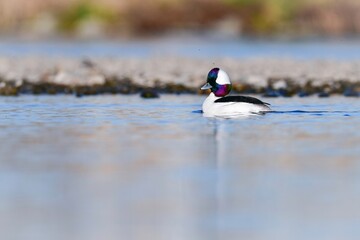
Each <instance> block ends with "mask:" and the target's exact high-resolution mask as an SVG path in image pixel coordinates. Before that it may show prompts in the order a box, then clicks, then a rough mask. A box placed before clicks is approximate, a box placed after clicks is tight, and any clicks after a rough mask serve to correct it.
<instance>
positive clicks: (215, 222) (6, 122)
mask: <svg viewBox="0 0 360 240" xmlns="http://www.w3.org/2000/svg"><path fill="white" fill-rule="evenodd" d="M203 99H204V97H203V96H192V95H180V96H175V95H163V96H161V98H160V99H154V100H150V99H149V100H145V99H141V98H140V97H139V96H138V95H133V96H122V95H108V96H92V97H83V98H75V97H73V96H55V97H54V96H21V97H6V98H4V97H3V98H1V103H0V111H1V118H0V127H1V131H0V142H1V144H0V156H1V161H0V171H1V172H0V213H1V218H0V229H1V235H2V239H27V240H29V239H30V240H31V239H34V240H35V239H36V240H42V239H44V240H45V239H55V240H56V239H188V240H192V239H194V240H198V239H295V240H297V239H299V240H300V239H317V240H318V239H326V240H328V239H358V238H359V236H360V228H359V227H358V224H357V223H358V221H359V220H360V207H359V206H358V204H357V203H358V202H359V201H360V164H359V161H358V160H359V156H360V148H359V147H358V143H359V142H360V133H359V132H358V131H357V130H358V129H357V126H360V101H359V99H357V98H345V97H332V98H327V99H322V98H315V97H308V98H286V99H284V98H278V99H266V100H267V101H268V102H270V103H271V104H272V108H273V110H274V112H272V113H268V114H266V115H264V116H251V117H242V118H238V119H214V118H205V117H203V116H202V114H201V113H199V110H200V108H201V103H202V101H203Z"/></svg>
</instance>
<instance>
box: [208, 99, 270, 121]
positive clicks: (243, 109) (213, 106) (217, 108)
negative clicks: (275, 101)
mask: <svg viewBox="0 0 360 240" xmlns="http://www.w3.org/2000/svg"><path fill="white" fill-rule="evenodd" d="M219 98H220V97H216V96H215V95H214V93H210V95H209V96H208V97H207V98H206V99H205V101H204V103H203V105H202V111H203V113H204V116H206V117H217V116H219V117H221V116H225V117H226V116H229V117H230V116H236V115H251V114H259V113H263V112H268V111H270V110H271V109H270V108H269V107H268V106H265V105H259V104H252V103H245V102H224V103H215V101H216V100H217V99H219Z"/></svg>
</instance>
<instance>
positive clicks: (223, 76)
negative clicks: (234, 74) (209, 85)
mask: <svg viewBox="0 0 360 240" xmlns="http://www.w3.org/2000/svg"><path fill="white" fill-rule="evenodd" d="M216 83H217V84H220V85H224V84H231V82H230V78H229V76H228V75H227V73H226V72H225V71H223V70H221V69H219V72H218V75H217V78H216Z"/></svg>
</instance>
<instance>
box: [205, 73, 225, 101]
mask: <svg viewBox="0 0 360 240" xmlns="http://www.w3.org/2000/svg"><path fill="white" fill-rule="evenodd" d="M201 89H202V90H204V89H211V92H213V93H214V94H215V96H217V97H224V96H226V95H228V94H229V93H230V91H231V82H230V78H229V76H228V75H227V74H226V72H225V71H223V70H221V69H220V68H213V69H211V70H210V72H209V73H208V76H207V83H206V84H205V85H204V86H203V87H202V88H201Z"/></svg>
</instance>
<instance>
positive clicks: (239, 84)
mask: <svg viewBox="0 0 360 240" xmlns="http://www.w3.org/2000/svg"><path fill="white" fill-rule="evenodd" d="M215 66H218V67H220V68H223V69H224V70H225V71H226V72H227V73H228V74H229V76H230V77H231V79H232V82H233V86H234V88H233V90H234V92H236V93H243V94H263V95H264V96H267V97H278V96H282V97H290V96H293V95H296V94H297V95H298V96H301V97H305V96H309V95H312V94H317V95H318V96H323V97H325V96H326V95H329V96H330V95H333V94H342V95H344V96H359V91H358V89H359V85H360V82H359V79H360V60H351V61H350V60H349V61H346V60H297V59H280V58H279V59H273V58H271V59H270V58H251V59H235V58H234V59H232V58H220V59H217V60H216V62H214V63H213V61H212V62H211V63H210V62H209V61H208V60H207V59H201V58H186V57H169V56H166V57H165V56H164V57H161V56H158V57H153V58H120V57H119V58H114V57H113V58H106V57H94V58H86V59H79V58H70V57H68V58H67V57H63V58H55V57H47V58H45V59H44V58H42V57H34V56H28V57H14V56H13V57H0V95H18V94H56V93H66V94H76V95H77V96H83V95H91V94H101V93H121V94H131V93H140V94H142V95H144V96H145V95H148V93H144V89H153V90H154V91H155V92H156V93H175V94H180V93H193V94H196V93H202V92H201V91H199V88H200V87H201V86H202V85H203V84H204V83H205V81H206V75H207V73H208V71H209V70H210V69H211V68H212V67H215ZM149 95H151V94H149ZM154 95H155V94H154Z"/></svg>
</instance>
